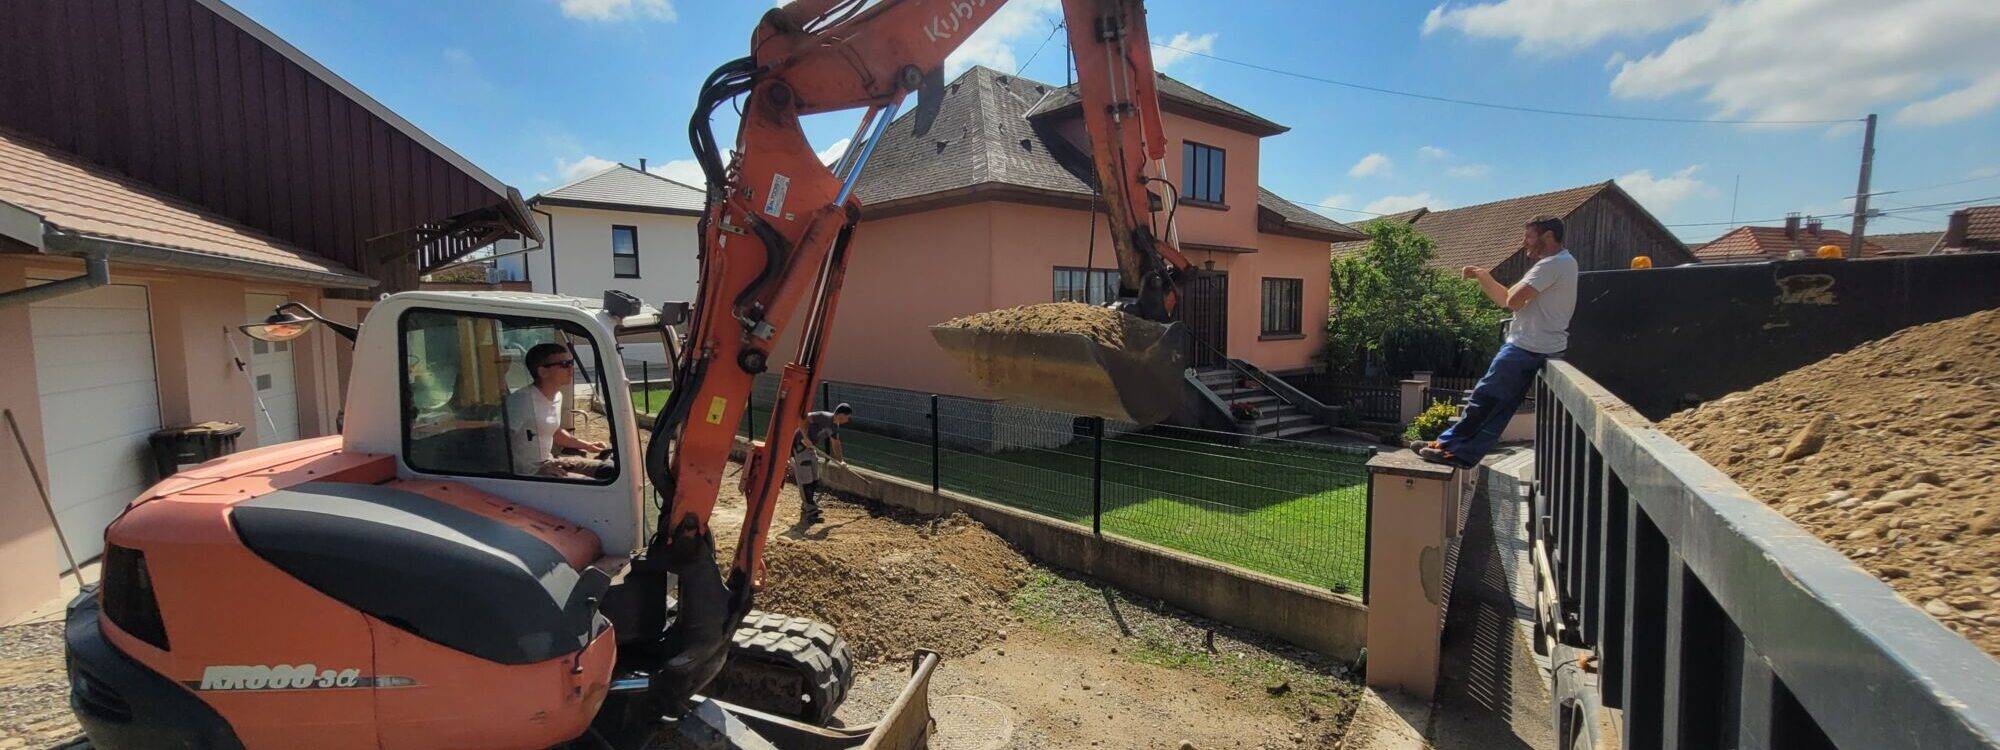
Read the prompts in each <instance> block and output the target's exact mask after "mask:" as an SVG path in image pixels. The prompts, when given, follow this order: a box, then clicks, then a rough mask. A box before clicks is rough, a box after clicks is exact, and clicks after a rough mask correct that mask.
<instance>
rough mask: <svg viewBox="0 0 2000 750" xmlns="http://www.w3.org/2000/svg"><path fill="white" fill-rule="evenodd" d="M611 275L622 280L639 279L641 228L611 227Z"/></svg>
mask: <svg viewBox="0 0 2000 750" xmlns="http://www.w3.org/2000/svg"><path fill="white" fill-rule="evenodd" d="M611 275H613V276H616V277H618V278H621V279H636V278H639V228H638V227H628V226H622V225H615V224H614V225H612V227H611Z"/></svg>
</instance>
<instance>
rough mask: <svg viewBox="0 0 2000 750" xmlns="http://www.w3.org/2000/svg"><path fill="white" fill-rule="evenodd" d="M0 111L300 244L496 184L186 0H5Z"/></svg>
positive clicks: (463, 207) (344, 251)
mask: <svg viewBox="0 0 2000 750" xmlns="http://www.w3.org/2000/svg"><path fill="white" fill-rule="evenodd" d="M4 13H5V15H6V22H5V23H0V102H4V105H0V127H6V128H10V129H12V130H15V131H18V132H22V133H26V134H29V135H32V136H35V137H38V138H41V139H43V140H46V141H50V142H52V143H53V144H55V145H56V146H57V147H59V148H62V149H64V150H67V151H70V152H72V153H75V154H78V155H80V156H82V157H83V158H85V159H87V160H89V161H92V162H95V163H97V164H100V165H103V166H105V167H108V168H110V169H113V170H116V171H119V172H123V173H125V174H127V175H129V176H131V177H134V178H137V179H139V180H141V181H144V182H146V183H148V184H150V185H153V186H154V187H157V188H160V189H163V190H166V191H168V192H171V193H173V194H174V195H177V196H179V197H181V198H184V199H186V200H188V201H190V202H192V203H196V204H199V205H201V206H203V207H206V208H208V209H210V210H212V211H215V212H217V213H220V214H222V215H224V216H227V217H229V218H232V219H235V220H236V221H239V222H241V223H243V224H246V225H249V226H250V227H253V228H256V229H259V230H262V231H264V232H266V233H268V234H270V235H272V236H275V237H278V238H280V239H283V240H286V241H289V242H291V243H293V244H296V245H298V246H300V247H303V248H305V249H308V250H311V251H313V252H317V253H319V254H321V255H325V256H327V257H329V258H333V259H335V260H339V261H342V262H345V263H348V264H349V265H359V264H358V262H357V259H358V257H359V254H360V250H361V248H362V246H363V243H364V242H365V241H366V240H367V239H368V238H371V237H377V236H381V235H385V234H389V233H391V232H395V231H399V230H403V229H407V228H410V227H413V226H416V225H418V224H420V223H424V222H431V221H439V220H442V219H445V218H447V217H451V216H455V215H458V214H461V213H464V212H467V211H471V210H474V209H478V208H481V207H485V206H491V205H493V204H495V203H497V202H500V201H502V200H505V197H504V196H500V195H496V194H495V193H494V192H493V191H491V190H489V189H488V188H487V187H486V186H485V185H483V184H481V183H480V182H479V181H477V180H476V179H474V178H473V177H471V176H470V175H467V174H465V173H464V172H462V171H460V170H459V169H458V168H456V167H454V166H452V165H451V164H450V163H449V162H447V161H446V160H444V159H443V158H441V157H439V156H438V155H437V154H435V153H433V152H431V151H430V150H429V149H428V148H426V147H424V146H423V145H422V144H420V143H418V142H417V141H416V140H413V139H412V138H410V137H409V136H406V135H404V134H403V133H402V132H401V131H399V130H397V129H396V128H394V127H393V126H391V125H390V124H389V123H387V122H385V121H383V120H382V119H381V118H379V117H377V116H375V115H374V114H373V113H372V112H370V111H369V110H368V109H366V108H365V107H363V106H361V105H360V104H357V103H355V102H353V101H351V100H349V99H348V98H347V97H346V96H345V95H343V94H341V93H340V92H339V91H337V90H335V89H334V88H332V87H331V86H329V85H327V84H326V83H324V82H322V81H321V80H320V79H319V78H317V77H315V76H313V75H312V74H310V73H308V72H307V71H306V70H305V69H304V68H302V67H300V66H299V65H297V64H294V63H293V62H292V61H290V60H289V59H287V58H286V57H285V56H283V55H281V54H280V53H278V52H277V51H276V50H273V49H271V48H270V47H268V46H266V45H265V44H264V43H263V42H261V41H259V40H258V39H257V38H255V37H253V36H252V35H250V34H249V33H248V32H246V31H244V30H242V29H240V28H238V27H236V26H235V25H234V24H231V23H230V22H229V21H228V20H226V19H224V18H222V17H221V16H218V15H216V14H215V13H214V12H212V11H210V10H209V9H208V8H206V7H203V6H202V5H200V4H199V3H196V2H194V1H193V0H7V2H6V4H5V11H4Z"/></svg>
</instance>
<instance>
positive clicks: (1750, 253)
mask: <svg viewBox="0 0 2000 750" xmlns="http://www.w3.org/2000/svg"><path fill="white" fill-rule="evenodd" d="M1850 237H1851V235H1849V234H1848V233H1846V232H1843V231H1840V230H1838V229H1826V228H1824V227H1822V228H1820V229H1819V231H1816V232H1815V231H1812V230H1810V229H1808V228H1806V227H1799V228H1798V229H1796V230H1792V231H1791V232H1790V233H1789V234H1788V233H1787V231H1786V229H1785V228H1784V227H1737V228H1735V229H1732V230H1729V232H1728V233H1727V234H1724V235H1722V236H1721V237H1717V238H1715V239H1713V240H1709V241H1708V243H1707V244H1704V245H1702V246H1700V247H1697V248H1695V249H1694V256H1695V258H1696V259H1698V260H1701V261H1702V262H1705V263H1714V262H1728V261H1741V260H1757V259H1766V258H1786V257H1790V256H1791V255H1792V254H1793V253H1798V254H1800V255H1803V256H1805V257H1808V258H1810V257H1813V255H1814V254H1815V253H1817V252H1818V251H1819V247H1820V246H1821V245H1834V246H1837V247H1839V248H1840V249H1841V251H1842V252H1846V251H1847V246H1848V240H1849V239H1850ZM1861 250H1862V254H1863V255H1865V256H1876V255H1881V254H1882V250H1883V248H1882V246H1881V245H1877V244H1875V243H1874V242H1873V241H1872V240H1870V241H1864V242H1863V243H1862V249H1861Z"/></svg>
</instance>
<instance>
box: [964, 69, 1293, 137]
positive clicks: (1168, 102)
mask: <svg viewBox="0 0 2000 750" xmlns="http://www.w3.org/2000/svg"><path fill="white" fill-rule="evenodd" d="M1002 75H1005V74H1002ZM1157 77H1158V81H1159V85H1158V86H1157V87H1155V89H1156V90H1157V91H1158V92H1159V94H1160V109H1163V110H1166V111H1168V112H1173V113H1175V114H1179V115H1186V116H1188V117H1192V118H1194V119H1197V120H1203V121H1207V122H1212V123H1215V124H1217V125H1222V126H1224V127H1229V128H1234V129H1237V130H1241V131H1243V132H1246V133H1250V134H1253V135H1256V136H1258V137H1260V138H1262V137H1265V136H1273V135H1277V134H1279V133H1283V132H1285V131H1288V130H1291V128H1288V127H1285V126H1283V125H1279V124H1278V123H1275V122H1272V121H1270V120H1266V119H1264V118H1262V117H1258V116H1257V115H1256V114H1253V113H1252V112H1250V110H1247V109H1244V108H1242V107H1238V106H1236V105H1234V104H1230V103H1229V102H1225V101H1223V100H1221V99H1217V98H1215V97H1213V96H1210V95H1208V93H1207V92H1205V91H1202V90H1201V89H1198V88H1195V87H1193V86H1189V85H1187V84H1185V83H1181V82H1180V81H1177V80H1174V79H1173V77H1171V76H1168V75H1167V74H1165V73H1159V74H1157ZM1081 106H1083V95H1082V94H1081V93H1079V92H1078V91H1077V88H1076V84H1070V85H1068V86H1064V87H1062V88H1059V89H1056V90H1054V91H1050V92H1049V93H1048V95H1047V96H1045V97H1042V99H1041V101H1039V102H1036V103H1035V106H1033V107H1031V108H1029V109H1028V117H1030V118H1040V117H1042V116H1044V115H1050V114H1054V113H1057V112H1062V111H1064V110H1071V109H1075V108H1078V107H1081Z"/></svg>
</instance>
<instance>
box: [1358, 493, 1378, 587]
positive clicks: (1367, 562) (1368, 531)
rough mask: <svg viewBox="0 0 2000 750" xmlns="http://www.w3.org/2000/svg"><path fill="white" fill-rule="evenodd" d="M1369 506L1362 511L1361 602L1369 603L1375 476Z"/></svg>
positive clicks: (1373, 542)
mask: <svg viewBox="0 0 2000 750" xmlns="http://www.w3.org/2000/svg"><path fill="white" fill-rule="evenodd" d="M1367 482H1368V500H1367V506H1366V507H1364V508H1363V509H1362V511H1361V603H1362V604H1367V603H1368V569H1369V567H1370V566H1371V565H1372V564H1373V563H1374V562H1375V555H1374V551H1375V478H1374V477H1372V476H1371V477H1369V478H1368V479H1367Z"/></svg>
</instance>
